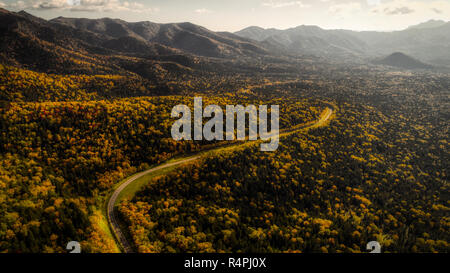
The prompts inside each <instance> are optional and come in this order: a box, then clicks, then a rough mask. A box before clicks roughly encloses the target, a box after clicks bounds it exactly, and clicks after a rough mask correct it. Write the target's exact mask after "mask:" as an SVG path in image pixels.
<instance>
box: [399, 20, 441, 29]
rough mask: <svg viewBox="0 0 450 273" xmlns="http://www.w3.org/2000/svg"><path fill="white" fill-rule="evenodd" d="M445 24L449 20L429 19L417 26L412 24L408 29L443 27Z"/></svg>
mask: <svg viewBox="0 0 450 273" xmlns="http://www.w3.org/2000/svg"><path fill="white" fill-rule="evenodd" d="M445 24H447V22H445V21H443V20H429V21H427V22H424V23H421V24H418V25H415V26H410V27H409V28H408V29H428V28H435V27H442V26H443V25H445Z"/></svg>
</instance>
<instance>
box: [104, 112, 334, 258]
mask: <svg viewBox="0 0 450 273" xmlns="http://www.w3.org/2000/svg"><path fill="white" fill-rule="evenodd" d="M333 112H334V110H333V108H330V107H327V108H326V109H325V111H324V112H323V113H322V115H321V117H320V119H319V120H318V121H316V122H314V123H308V124H305V125H301V126H297V127H294V128H292V129H288V130H285V131H284V132H281V135H284V136H285V135H289V134H293V133H295V132H298V131H300V130H305V129H310V128H316V127H321V126H323V125H325V123H326V122H327V121H328V120H329V119H330V118H331V116H332V115H333ZM238 145H242V143H237V144H235V145H230V146H228V147H231V146H238ZM221 148H223V147H220V146H219V147H217V148H215V149H213V150H211V151H214V150H216V149H217V150H218V149H221ZM200 153H201V152H199V154H197V155H194V156H189V157H186V158H184V159H181V160H178V161H176V162H171V163H165V164H162V165H159V166H157V167H154V168H152V169H149V170H146V171H143V172H140V173H137V174H135V175H133V176H131V177H130V178H128V179H127V180H126V181H125V182H123V183H122V184H121V185H120V186H119V187H118V188H117V189H116V190H115V191H114V193H113V194H112V195H111V197H110V198H109V201H108V206H107V215H108V222H109V224H110V227H111V229H112V232H113V234H114V235H115V237H116V239H117V240H118V241H119V243H120V245H121V247H122V250H123V251H124V252H125V253H132V252H133V247H132V245H131V244H130V243H129V242H128V240H127V238H126V236H125V234H124V232H122V230H121V228H120V224H119V220H118V218H117V211H116V202H117V201H118V199H119V196H120V194H121V193H122V191H123V190H124V189H125V188H126V187H128V186H129V185H130V184H132V183H133V182H135V181H136V180H138V179H139V178H141V177H143V176H146V175H148V174H151V173H153V172H156V171H159V170H163V169H166V168H169V167H173V166H180V165H183V164H186V163H189V162H193V161H195V160H198V159H200V158H201V157H202V156H201V155H200Z"/></svg>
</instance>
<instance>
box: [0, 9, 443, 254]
mask: <svg viewBox="0 0 450 273" xmlns="http://www.w3.org/2000/svg"><path fill="white" fill-rule="evenodd" d="M448 24H449V23H448V22H440V21H436V22H428V23H425V24H420V25H416V26H412V27H411V28H408V29H405V30H403V31H397V32H389V33H388V32H385V33H381V32H355V31H347V30H325V29H322V28H319V27H316V26H299V27H295V28H291V29H287V30H278V29H264V28H260V27H250V28H246V29H244V30H242V31H239V32H236V33H229V32H214V31H211V30H208V29H207V28H204V27H202V26H198V25H195V24H192V23H164V24H160V23H153V22H149V21H142V22H127V21H124V20H121V19H111V18H103V19H84V18H68V17H61V16H59V17H56V18H55V19H52V20H45V19H41V18H38V17H36V16H33V15H31V14H30V13H28V12H25V11H22V12H12V11H8V10H6V9H1V8H0V33H1V35H2V36H1V39H0V48H1V51H0V129H1V130H0V132H1V133H0V252H2V253H66V249H65V248H66V245H67V243H68V242H69V241H77V242H80V244H81V249H82V252H83V253H117V252H138V253H361V252H366V245H367V242H369V241H378V242H380V244H381V245H382V246H383V252H387V253H398V252H400V253H447V252H449V250H450V232H449V230H450V229H449V228H450V218H449V214H448V213H449V209H450V188H449V183H448V182H449V179H448V172H449V164H448V162H450V147H449V137H448V136H449V129H450V126H449V122H448V121H449V117H450V112H449V109H450V107H449V106H450V74H449V70H448V69H449V65H450V63H449V62H448V61H449V60H450V58H449V54H448V52H450V51H449V50H448V49H450V41H448V39H447V38H448V37H450V36H448V35H446V34H448V33H449V29H448V27H449V25H448ZM412 39H413V40H414V39H415V41H416V42H414V43H412V42H411V40H412ZM437 41H439V42H437ZM194 97H202V98H203V104H204V105H218V106H219V107H220V108H221V109H225V106H226V105H243V106H247V105H257V106H259V105H268V106H270V105H279V111H280V113H279V116H280V119H279V125H280V143H279V148H278V149H277V150H276V151H271V152H267V151H261V149H260V147H259V145H258V144H261V140H258V141H245V140H244V141H237V140H236V141H226V140H214V141H207V140H205V139H203V140H181V141H177V140H175V139H174V138H173V137H172V135H171V127H172V125H173V123H174V122H175V121H176V120H177V118H173V117H172V116H171V112H172V109H173V108H174V107H175V106H176V105H186V106H187V107H188V108H189V109H191V111H192V109H193V106H194ZM192 112H193V111H192ZM206 121H207V119H205V120H203V122H206ZM245 129H246V130H249V128H248V126H246V127H245ZM191 139H194V138H193V137H192V138H191Z"/></svg>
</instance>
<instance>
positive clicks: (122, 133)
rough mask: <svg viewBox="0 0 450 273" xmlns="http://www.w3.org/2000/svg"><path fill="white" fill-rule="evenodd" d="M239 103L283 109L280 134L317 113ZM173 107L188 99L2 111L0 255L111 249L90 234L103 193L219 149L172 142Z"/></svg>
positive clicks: (17, 106)
mask: <svg viewBox="0 0 450 273" xmlns="http://www.w3.org/2000/svg"><path fill="white" fill-rule="evenodd" d="M50 77H53V76H50ZM52 86H55V90H56V92H57V94H58V95H61V94H64V92H62V91H61V92H60V90H58V89H57V87H58V86H57V85H52ZM29 88H30V89H31V88H35V90H41V89H40V88H41V87H40V86H37V87H36V86H33V85H31V87H29ZM31 93H33V94H34V93H35V92H31ZM240 98H241V99H240V103H243V104H246V103H277V104H280V105H283V106H284V107H283V108H282V109H283V111H282V113H283V115H282V118H281V119H280V125H281V128H289V127H291V126H293V125H297V124H302V123H306V122H309V121H312V120H314V119H315V118H317V116H318V114H319V112H320V111H321V103H319V102H313V101H308V100H303V101H299V100H294V101H289V100H287V101H286V100H284V101H282V100H280V99H272V100H270V99H269V100H268V101H263V100H259V99H257V97H255V96H252V95H248V96H240ZM234 101H235V100H234V96H231V97H227V96H222V97H215V98H214V97H209V98H205V101H204V103H205V104H213V103H216V104H219V105H226V104H231V103H233V104H234ZM178 104H187V105H190V106H192V104H193V100H191V99H190V98H188V97H179V96H174V97H142V98H130V99H115V100H111V101H105V100H97V101H79V102H73V101H68V102H38V103H36V102H10V103H8V105H7V106H6V107H3V108H1V109H0V128H1V135H0V140H1V141H0V143H2V145H1V147H0V153H1V156H0V158H1V162H2V164H1V169H0V170H1V172H0V173H1V178H2V179H1V182H2V183H1V184H0V186H1V187H0V189H1V191H0V192H1V197H2V198H0V205H1V207H2V213H1V214H0V219H1V223H2V225H1V227H0V238H1V240H0V248H1V249H2V250H8V251H12V252H39V251H45V252H47V251H48V252H51V251H58V252H60V251H63V249H64V244H65V242H68V241H70V240H78V241H80V242H83V244H84V245H83V246H84V247H83V249H84V250H85V251H91V250H92V251H96V250H101V251H110V250H114V248H113V245H114V244H113V242H111V238H108V236H105V235H104V234H103V235H104V236H103V237H101V236H100V235H99V233H101V230H99V229H100V227H97V228H96V227H95V224H96V223H98V222H99V221H98V219H97V218H99V217H101V213H100V214H99V208H101V206H102V203H101V201H102V200H103V199H102V196H103V195H105V192H107V191H108V190H109V189H111V188H112V186H113V185H114V183H117V182H119V181H120V180H121V179H123V178H124V177H126V176H128V175H131V174H133V173H134V172H136V171H138V170H144V169H146V168H149V166H150V165H153V164H157V163H161V162H164V161H166V160H167V159H169V158H172V157H174V156H176V155H179V154H184V153H192V152H195V151H199V150H201V149H205V148H208V147H211V146H214V145H219V144H220V143H209V142H206V141H196V142H194V141H184V142H176V141H174V140H173V139H172V138H171V135H170V126H171V125H172V123H173V121H174V119H172V118H170V113H171V109H172V107H174V106H176V105H178ZM100 242H101V243H102V244H101V245H100V246H99V243H100ZM102 247H104V248H102Z"/></svg>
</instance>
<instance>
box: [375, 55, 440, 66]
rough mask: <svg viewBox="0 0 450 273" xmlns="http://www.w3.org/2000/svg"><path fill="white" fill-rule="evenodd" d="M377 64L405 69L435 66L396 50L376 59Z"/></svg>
mask: <svg viewBox="0 0 450 273" xmlns="http://www.w3.org/2000/svg"><path fill="white" fill-rule="evenodd" d="M374 63H376V64H382V65H387V66H393V67H399V68H405V69H429V68H433V67H432V66H431V65H428V64H425V63H422V62H421V61H418V60H416V59H414V58H412V57H410V56H408V55H405V54H403V53H401V52H395V53H393V54H391V55H389V56H387V57H385V58H382V59H380V60H376V61H374Z"/></svg>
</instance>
